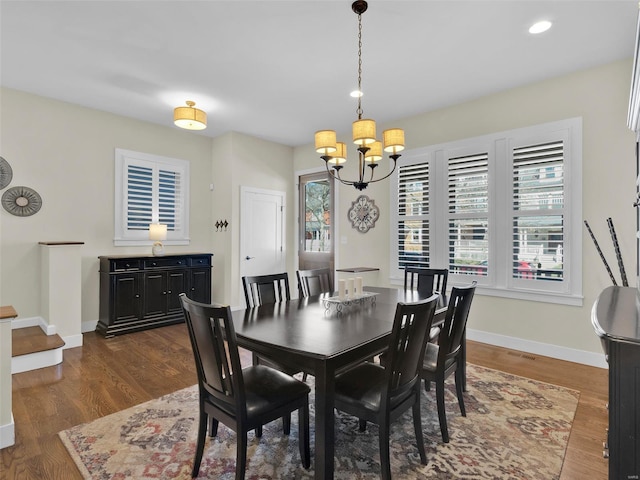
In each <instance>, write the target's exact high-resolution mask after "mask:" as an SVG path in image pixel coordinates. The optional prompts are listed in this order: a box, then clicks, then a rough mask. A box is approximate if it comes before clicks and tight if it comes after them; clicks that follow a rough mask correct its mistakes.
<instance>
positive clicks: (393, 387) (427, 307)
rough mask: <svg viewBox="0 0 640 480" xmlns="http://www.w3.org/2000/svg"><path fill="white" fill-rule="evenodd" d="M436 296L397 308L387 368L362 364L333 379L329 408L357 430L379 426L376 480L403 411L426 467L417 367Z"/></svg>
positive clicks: (386, 468) (383, 473)
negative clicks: (352, 419) (354, 422)
mask: <svg viewBox="0 0 640 480" xmlns="http://www.w3.org/2000/svg"><path fill="white" fill-rule="evenodd" d="M437 302H438V296H437V295H432V296H431V297H429V298H428V299H426V300H422V301H420V302H416V303H398V305H397V307H396V313H395V317H394V320H393V329H392V332H391V338H390V341H389V348H388V350H387V351H388V360H389V362H388V365H387V367H383V366H381V365H379V364H376V363H373V362H364V363H361V364H359V365H357V366H355V367H353V368H352V369H350V370H347V371H346V372H343V373H341V374H339V375H337V376H336V379H335V408H336V409H338V410H341V411H343V412H346V413H348V414H350V415H354V416H356V417H358V419H359V424H360V431H365V430H366V424H367V422H372V423H375V424H377V425H378V426H379V430H378V431H379V433H378V444H379V448H380V477H381V478H382V479H383V480H390V479H391V461H390V457H389V435H390V426H391V423H392V422H393V421H395V420H397V419H398V418H399V417H401V416H402V414H403V413H404V412H405V411H407V410H408V409H409V408H411V409H412V410H413V427H414V430H415V435H416V443H417V446H418V451H419V453H420V460H421V462H422V463H423V464H425V465H426V463H427V454H426V452H425V449H424V439H423V437H422V421H421V418H420V367H421V366H422V359H423V357H424V351H425V346H426V344H427V336H428V333H429V330H430V329H431V324H432V323H433V316H434V313H435V309H436V304H437Z"/></svg>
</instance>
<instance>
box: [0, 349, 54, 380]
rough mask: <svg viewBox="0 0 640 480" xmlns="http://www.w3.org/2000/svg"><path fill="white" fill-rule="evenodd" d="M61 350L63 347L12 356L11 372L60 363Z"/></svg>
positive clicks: (26, 370) (20, 371)
mask: <svg viewBox="0 0 640 480" xmlns="http://www.w3.org/2000/svg"><path fill="white" fill-rule="evenodd" d="M62 350H64V347H60V348H55V349H53V350H45V351H43V352H35V353H28V354H26V355H19V356H17V357H12V358H11V374H12V375H13V374H14V373H22V372H28V371H31V370H36V369H38V368H45V367H51V366H52V365H58V364H60V363H62Z"/></svg>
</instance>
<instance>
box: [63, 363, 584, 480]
mask: <svg viewBox="0 0 640 480" xmlns="http://www.w3.org/2000/svg"><path fill="white" fill-rule="evenodd" d="M467 372H468V373H467V376H468V391H467V392H466V394H465V405H466V409H467V417H466V418H465V417H462V416H461V415H460V410H459V409H458V405H457V401H456V397H455V391H454V389H453V385H452V384H453V379H451V380H450V381H448V382H447V383H448V384H451V385H448V387H447V388H448V391H447V419H448V424H449V435H450V437H451V439H450V443H448V444H444V443H442V438H441V437H440V427H439V424H438V415H437V410H436V404H435V389H433V388H432V391H431V392H425V391H424V389H422V391H423V398H422V422H423V432H424V438H425V444H426V446H427V460H428V462H429V463H428V465H422V464H421V463H420V457H419V455H418V451H417V448H416V447H415V441H414V434H413V423H412V421H411V414H410V413H408V414H406V415H405V417H403V418H401V419H400V420H399V421H398V422H396V423H394V424H393V426H392V438H391V461H392V464H391V472H392V475H393V478H394V479H398V480H400V479H403V480H404V479H406V480H409V479H411V480H413V479H418V478H419V479H454V478H455V479H540V480H551V479H557V478H559V477H560V471H561V469H562V462H563V459H564V455H565V450H566V446H567V441H568V439H569V433H570V430H571V423H572V421H573V417H574V414H575V410H576V407H577V404H578V396H579V393H578V392H576V391H573V390H568V389H566V388H562V387H558V386H555V385H549V384H545V383H540V382H536V381H533V380H529V379H526V378H522V377H517V376H514V375H509V374H505V373H502V372H499V371H496V370H491V369H487V368H483V367H478V366H475V365H468V369H467ZM308 381H309V383H310V384H312V383H313V377H309V380H308ZM312 386H313V385H312ZM312 392H313V388H312ZM312 397H313V393H312ZM197 411H198V407H197V387H196V386H194V387H190V388H187V389H184V390H180V391H178V392H174V393H172V394H169V395H166V396H164V397H161V398H158V399H155V400H151V401H149V402H146V403H143V404H141V405H138V406H135V407H132V408H129V409H127V410H123V411H121V412H117V413H114V414H112V415H109V416H107V417H104V418H101V419H98V420H95V421H93V422H90V423H87V424H83V425H78V426H76V427H73V428H71V429H69V430H65V431H62V432H60V433H59V436H60V438H61V439H62V442H63V443H64V445H65V446H66V448H67V450H68V451H69V453H70V455H71V457H72V458H73V460H74V461H75V463H76V465H77V466H78V468H79V469H80V472H82V474H83V476H84V477H85V478H87V479H105V480H106V479H125V478H126V479H132V478H135V479H188V478H190V473H191V468H192V462H193V455H194V451H195V439H196V434H197V416H198V413H197ZM311 415H312V416H311V425H312V427H311V440H312V462H311V469H310V470H304V468H302V465H301V463H300V456H299V453H298V440H297V415H296V414H294V415H293V417H292V427H291V435H290V436H288V437H287V436H283V434H282V422H280V421H278V422H272V423H270V424H269V425H267V426H266V427H265V428H264V433H263V436H262V438H256V437H255V436H254V435H253V433H252V432H251V433H249V449H248V453H247V474H246V478H247V479H248V480H275V479H312V478H313V402H312V403H311ZM335 450H336V453H335V455H336V459H335V478H336V479H345V480H346V479H349V480H353V479H361V480H365V479H366V480H369V479H372V480H373V479H378V478H379V474H380V464H379V459H380V457H379V453H378V428H377V426H375V425H368V427H367V431H366V432H364V433H361V432H359V431H358V420H357V419H356V418H354V417H351V416H349V415H346V414H343V413H341V412H337V413H336V445H335ZM235 456H236V442H235V433H234V432H233V431H231V430H229V429H227V428H226V427H225V426H223V425H222V424H220V427H219V429H218V436H217V437H216V438H213V439H209V438H207V443H206V445H205V453H204V458H203V460H202V466H201V469H200V476H199V478H215V479H220V480H226V479H233V478H234V472H235Z"/></svg>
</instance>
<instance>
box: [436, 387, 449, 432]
mask: <svg viewBox="0 0 640 480" xmlns="http://www.w3.org/2000/svg"><path fill="white" fill-rule="evenodd" d="M436 403H437V404H438V420H439V421H440V433H442V441H443V442H444V443H449V430H448V429H447V413H446V412H445V409H444V378H442V379H438V380H436Z"/></svg>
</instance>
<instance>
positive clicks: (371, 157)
mask: <svg viewBox="0 0 640 480" xmlns="http://www.w3.org/2000/svg"><path fill="white" fill-rule="evenodd" d="M367 147H369V150H368V151H367V153H365V154H364V159H365V160H366V161H368V162H377V161H379V160H382V143H381V142H378V141H377V140H376V141H375V142H373V143H370V144H369V145H367Z"/></svg>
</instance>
